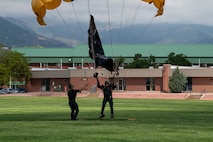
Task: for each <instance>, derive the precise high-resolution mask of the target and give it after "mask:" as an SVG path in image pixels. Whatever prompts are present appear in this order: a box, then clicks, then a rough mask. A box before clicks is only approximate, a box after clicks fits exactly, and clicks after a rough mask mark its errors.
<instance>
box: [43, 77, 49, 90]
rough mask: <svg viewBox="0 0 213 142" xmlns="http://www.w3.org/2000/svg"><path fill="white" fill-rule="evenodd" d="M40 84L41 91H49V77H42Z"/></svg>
mask: <svg viewBox="0 0 213 142" xmlns="http://www.w3.org/2000/svg"><path fill="white" fill-rule="evenodd" d="M41 85H42V88H41V90H42V91H50V79H49V78H44V79H42V80H41Z"/></svg>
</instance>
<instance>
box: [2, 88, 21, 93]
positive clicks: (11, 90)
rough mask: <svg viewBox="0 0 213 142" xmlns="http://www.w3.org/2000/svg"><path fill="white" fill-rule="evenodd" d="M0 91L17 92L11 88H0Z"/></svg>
mask: <svg viewBox="0 0 213 142" xmlns="http://www.w3.org/2000/svg"><path fill="white" fill-rule="evenodd" d="M1 93H3V94H12V93H18V91H17V90H14V89H11V88H2V89H1Z"/></svg>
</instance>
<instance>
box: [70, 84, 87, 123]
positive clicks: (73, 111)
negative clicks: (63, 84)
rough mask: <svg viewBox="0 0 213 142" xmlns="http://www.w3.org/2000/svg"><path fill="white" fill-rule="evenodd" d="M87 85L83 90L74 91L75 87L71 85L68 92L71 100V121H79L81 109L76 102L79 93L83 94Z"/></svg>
mask: <svg viewBox="0 0 213 142" xmlns="http://www.w3.org/2000/svg"><path fill="white" fill-rule="evenodd" d="M86 86H87V85H85V86H84V87H83V88H82V89H77V90H75V89H74V86H73V85H72V84H69V91H68V98H69V106H70V109H71V114H70V116H71V120H77V116H78V112H79V108H78V104H77V102H76V95H77V93H78V92H81V90H83V89H84V88H85V87H86Z"/></svg>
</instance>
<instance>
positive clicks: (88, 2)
mask: <svg viewBox="0 0 213 142" xmlns="http://www.w3.org/2000/svg"><path fill="white" fill-rule="evenodd" d="M87 4H88V15H89V19H90V14H91V12H90V1H89V0H87Z"/></svg>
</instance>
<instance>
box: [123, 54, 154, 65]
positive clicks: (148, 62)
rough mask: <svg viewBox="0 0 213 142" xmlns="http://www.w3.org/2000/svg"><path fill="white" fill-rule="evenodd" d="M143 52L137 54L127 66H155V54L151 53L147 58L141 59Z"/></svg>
mask: <svg viewBox="0 0 213 142" xmlns="http://www.w3.org/2000/svg"><path fill="white" fill-rule="evenodd" d="M141 58H142V55H141V54H139V53H138V54H135V56H134V61H133V62H132V63H130V64H129V65H127V66H126V68H149V66H155V65H156V63H155V56H152V55H150V56H149V57H148V58H147V59H145V58H144V59H141Z"/></svg>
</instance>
